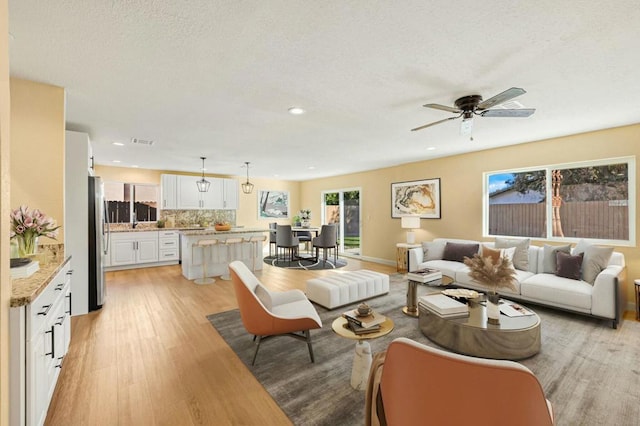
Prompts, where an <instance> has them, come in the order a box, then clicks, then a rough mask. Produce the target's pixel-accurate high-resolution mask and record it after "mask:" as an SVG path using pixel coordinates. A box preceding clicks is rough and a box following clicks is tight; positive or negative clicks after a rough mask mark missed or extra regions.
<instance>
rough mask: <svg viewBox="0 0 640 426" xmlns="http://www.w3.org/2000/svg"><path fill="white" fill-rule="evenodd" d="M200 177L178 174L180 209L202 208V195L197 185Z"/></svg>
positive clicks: (178, 206)
mask: <svg viewBox="0 0 640 426" xmlns="http://www.w3.org/2000/svg"><path fill="white" fill-rule="evenodd" d="M200 179H201V178H200V177H198V176H178V203H177V204H178V205H177V208H178V209H181V210H191V209H199V208H202V196H201V195H200V191H198V186H197V185H196V182H197V181H198V180H200Z"/></svg>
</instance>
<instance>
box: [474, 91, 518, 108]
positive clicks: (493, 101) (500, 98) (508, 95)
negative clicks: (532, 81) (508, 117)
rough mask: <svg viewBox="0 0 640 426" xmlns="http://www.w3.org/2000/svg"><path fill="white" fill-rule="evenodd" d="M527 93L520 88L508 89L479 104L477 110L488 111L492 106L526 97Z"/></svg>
mask: <svg viewBox="0 0 640 426" xmlns="http://www.w3.org/2000/svg"><path fill="white" fill-rule="evenodd" d="M525 93H527V91H526V90H524V89H521V88H519V87H512V88H511V89H507V90H505V91H504V92H502V93H498V94H497V95H495V96H494V97H492V98H489V99H487V100H485V101H482V102H480V103H479V104H478V107H477V109H487V108H491V107H492V106H496V105H500V104H503V103H505V102H507V101H508V100H509V99H513V98H515V97H517V96H520V95H524V94H525Z"/></svg>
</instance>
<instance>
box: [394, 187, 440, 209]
mask: <svg viewBox="0 0 640 426" xmlns="http://www.w3.org/2000/svg"><path fill="white" fill-rule="evenodd" d="M407 215H419V216H420V217H421V218H422V219H440V178H435V179H425V180H414V181H410V182H397V183H392V184H391V217H392V218H401V217H402V216H407Z"/></svg>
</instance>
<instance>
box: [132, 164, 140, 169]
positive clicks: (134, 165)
mask: <svg viewBox="0 0 640 426" xmlns="http://www.w3.org/2000/svg"><path fill="white" fill-rule="evenodd" d="M131 167H133V168H134V169H137V168H138V167H139V166H138V165H137V164H133V165H132V166H131Z"/></svg>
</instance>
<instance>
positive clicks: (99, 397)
mask: <svg viewBox="0 0 640 426" xmlns="http://www.w3.org/2000/svg"><path fill="white" fill-rule="evenodd" d="M348 262H349V264H348V265H347V266H346V267H345V268H343V269H342V270H353V269H371V270H375V271H379V272H384V273H394V272H395V267H391V266H386V265H380V264H376V263H369V262H361V261H358V260H354V259H348ZM326 274H327V271H291V270H285V269H281V268H274V267H270V266H268V265H265V269H264V270H263V271H262V272H259V273H258V274H257V275H258V276H259V278H260V279H261V281H262V282H263V283H264V284H265V285H267V286H268V287H269V288H271V289H274V290H286V289H291V288H299V289H301V290H304V287H305V282H306V280H307V279H309V278H312V277H315V276H320V275H326ZM236 307H237V304H236V300H235V294H234V291H233V285H232V283H231V282H230V281H222V280H220V279H218V280H217V281H216V282H215V283H214V284H211V285H205V286H198V285H196V284H194V283H193V282H192V281H189V280H186V279H185V278H183V277H182V274H181V272H180V266H165V267H155V268H144V269H133V270H127V271H117V272H109V273H107V302H106V303H105V305H104V307H103V308H102V309H101V310H100V311H98V312H93V313H90V314H88V315H82V316H79V317H74V318H73V321H72V327H73V330H72V340H71V346H70V349H69V353H68V355H67V357H66V359H65V361H64V366H63V368H62V371H61V374H60V379H59V381H58V384H57V386H56V390H55V393H54V395H53V400H52V401H51V405H50V408H49V413H48V415H47V421H46V424H47V425H227V424H229V425H231V424H232V425H288V424H291V423H290V421H289V419H288V418H287V416H286V415H285V414H284V413H283V412H282V411H281V410H280V408H279V407H278V405H277V404H276V403H275V402H274V401H273V399H272V398H271V397H270V395H269V394H268V393H267V392H266V391H265V390H264V388H263V387H262V386H261V385H260V383H258V381H257V380H256V379H255V378H254V377H253V375H252V374H251V373H250V372H249V370H248V369H247V368H246V367H245V366H244V364H243V363H242V362H241V361H240V360H239V359H238V357H237V356H236V355H235V354H234V352H233V351H232V350H231V349H230V348H229V347H228V346H227V345H226V343H225V342H224V340H222V338H221V337H220V335H219V334H218V333H217V331H216V330H215V329H214V328H213V327H212V326H211V325H210V324H209V322H208V321H207V318H206V316H207V315H209V314H212V313H217V312H223V311H227V310H230V309H234V308H236ZM248 338H249V337H248ZM274 343H275V344H283V345H287V344H299V342H297V341H295V340H288V339H283V340H281V341H279V342H278V341H274Z"/></svg>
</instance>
